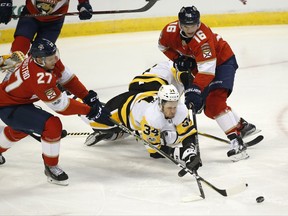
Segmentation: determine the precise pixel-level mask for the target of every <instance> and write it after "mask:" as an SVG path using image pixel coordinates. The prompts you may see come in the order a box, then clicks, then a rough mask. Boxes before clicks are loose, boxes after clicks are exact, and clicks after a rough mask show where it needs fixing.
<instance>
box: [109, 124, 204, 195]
mask: <svg viewBox="0 0 288 216" xmlns="http://www.w3.org/2000/svg"><path fill="white" fill-rule="evenodd" d="M111 121H112V122H113V123H114V124H115V125H117V126H118V127H119V128H120V129H121V130H123V131H124V132H126V133H128V134H130V135H132V136H134V137H135V138H136V139H137V140H141V141H142V142H143V144H144V145H147V146H149V147H150V148H152V149H154V150H155V151H157V152H158V153H159V154H161V155H162V156H163V157H165V158H167V159H169V160H170V161H171V162H173V163H174V164H176V165H177V166H179V167H181V168H182V169H184V170H185V171H186V172H189V173H190V174H191V175H194V176H195V178H196V181H197V184H198V187H199V190H200V197H202V198H203V199H205V194H204V192H203V188H202V185H201V182H200V181H198V179H199V177H200V176H198V174H197V172H195V171H192V170H190V169H188V168H187V167H186V166H184V165H183V164H181V163H179V162H178V161H176V160H175V159H173V158H172V157H171V156H170V155H168V154H166V153H165V152H163V151H161V150H160V149H158V148H157V147H155V146H154V145H153V144H151V143H149V142H148V141H146V140H144V139H143V138H142V137H140V136H139V135H138V134H136V133H134V132H133V131H131V130H130V129H129V128H127V127H126V126H124V125H123V124H121V123H118V122H117V121H115V120H114V119H111Z"/></svg>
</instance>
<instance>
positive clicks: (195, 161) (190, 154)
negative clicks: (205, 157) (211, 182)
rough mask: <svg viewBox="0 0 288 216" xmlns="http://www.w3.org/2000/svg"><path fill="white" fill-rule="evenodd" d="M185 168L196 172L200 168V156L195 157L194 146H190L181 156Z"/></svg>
mask: <svg viewBox="0 0 288 216" xmlns="http://www.w3.org/2000/svg"><path fill="white" fill-rule="evenodd" d="M182 159H183V160H184V161H185V164H186V167H187V168H188V169H190V170H192V171H197V170H198V169H199V167H201V166H202V162H201V159H200V156H199V155H197V152H196V149H195V146H194V144H191V145H190V146H189V147H188V148H187V149H186V150H185V151H184V152H183V155H182Z"/></svg>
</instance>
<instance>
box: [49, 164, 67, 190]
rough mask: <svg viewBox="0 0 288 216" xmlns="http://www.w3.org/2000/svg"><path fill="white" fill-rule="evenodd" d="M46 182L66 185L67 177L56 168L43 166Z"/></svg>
mask: <svg viewBox="0 0 288 216" xmlns="http://www.w3.org/2000/svg"><path fill="white" fill-rule="evenodd" d="M45 175H46V176H47V181H48V182H49V183H52V184H58V185H64V186H66V185H68V175H67V174H66V173H65V172H64V171H63V170H62V169H61V168H60V167H59V166H58V165H56V166H47V165H45Z"/></svg>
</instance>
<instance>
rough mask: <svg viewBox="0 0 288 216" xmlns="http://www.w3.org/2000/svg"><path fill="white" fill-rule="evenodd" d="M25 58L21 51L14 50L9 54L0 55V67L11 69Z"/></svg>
mask: <svg viewBox="0 0 288 216" xmlns="http://www.w3.org/2000/svg"><path fill="white" fill-rule="evenodd" d="M24 59H25V55H24V54H23V53H22V52H21V51H15V52H13V53H12V54H9V55H3V56H0V69H1V70H3V71H5V70H11V71H13V70H14V69H15V67H17V66H18V65H19V64H21V63H22V62H23V61H24Z"/></svg>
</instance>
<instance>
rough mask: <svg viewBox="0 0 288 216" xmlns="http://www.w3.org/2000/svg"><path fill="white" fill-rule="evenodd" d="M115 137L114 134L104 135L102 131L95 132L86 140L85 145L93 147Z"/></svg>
mask: <svg viewBox="0 0 288 216" xmlns="http://www.w3.org/2000/svg"><path fill="white" fill-rule="evenodd" d="M112 136H113V133H102V132H100V131H94V132H93V133H91V134H90V135H89V136H88V137H87V138H86V140H85V143H84V144H85V145H87V146H92V145H95V144H96V143H98V142H100V141H101V140H105V139H109V138H111V137H112Z"/></svg>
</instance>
